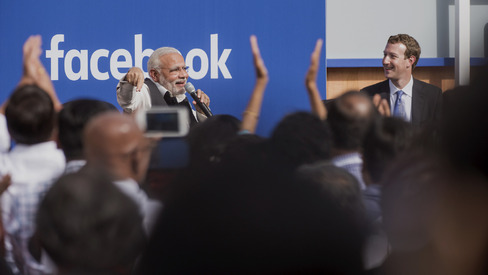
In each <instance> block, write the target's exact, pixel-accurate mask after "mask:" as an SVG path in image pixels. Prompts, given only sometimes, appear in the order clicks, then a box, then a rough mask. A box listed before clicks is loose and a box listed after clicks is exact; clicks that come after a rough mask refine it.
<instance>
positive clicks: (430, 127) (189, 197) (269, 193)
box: [0, 36, 488, 275]
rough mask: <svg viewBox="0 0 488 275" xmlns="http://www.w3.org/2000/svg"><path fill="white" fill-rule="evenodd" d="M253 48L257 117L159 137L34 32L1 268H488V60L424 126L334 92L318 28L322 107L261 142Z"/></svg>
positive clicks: (214, 119)
mask: <svg viewBox="0 0 488 275" xmlns="http://www.w3.org/2000/svg"><path fill="white" fill-rule="evenodd" d="M250 45H251V52H252V56H253V61H254V67H255V70H256V84H255V87H254V90H253V91H252V92H251V94H250V100H249V103H248V105H247V107H246V109H245V110H243V114H242V120H240V119H238V118H236V117H234V116H230V115H222V114H219V115H214V116H211V117H208V118H206V119H200V120H198V123H196V124H194V125H192V126H191V128H190V132H189V133H188V134H187V135H186V136H183V137H176V138H175V137H171V138H165V137H164V136H163V138H162V139H157V138H149V137H146V136H145V135H144V131H143V130H142V129H141V128H140V127H139V126H138V124H137V123H136V120H135V119H134V116H132V115H131V114H127V113H121V112H119V111H118V110H117V108H116V107H115V106H113V105H112V104H110V103H107V102H103V101H100V100H95V99H88V98H80V99H76V100H73V101H70V102H66V103H64V104H61V102H60V101H59V99H58V97H57V95H56V91H55V89H54V85H53V83H52V82H51V80H50V77H49V75H48V74H47V72H46V70H45V68H44V66H43V64H42V63H41V62H40V59H39V57H40V55H41V48H40V46H41V38H40V37H39V36H31V37H29V38H28V39H27V41H26V42H25V44H24V48H23V55H24V59H23V62H24V64H23V65H24V66H23V67H24V72H23V76H22V78H21V80H20V82H19V84H18V87H17V88H16V89H15V90H14V91H13V92H12V93H11V95H10V97H9V98H8V100H7V101H6V102H5V103H4V104H3V105H2V107H1V109H0V146H1V148H0V193H1V199H0V200H1V215H2V219H1V227H0V235H1V237H2V241H1V249H0V254H1V259H0V274H195V273H210V274H222V273H225V274H229V273H233V274H235V273H257V274H270V273H273V274H276V273H278V274H280V273H305V274H307V273H322V274H448V275H449V274H452V275H456V274H473V275H474V274H487V273H488V215H487V214H486V213H488V167H487V164H488V142H487V141H488V121H487V120H488V109H487V108H485V106H483V105H484V103H485V102H488V93H487V91H486V89H487V88H486V87H488V67H485V68H483V69H481V70H479V75H478V76H475V77H474V78H473V81H472V83H471V84H470V85H469V86H463V87H457V88H455V89H452V90H449V91H445V92H444V93H443V95H442V101H443V102H442V103H443V104H442V107H443V108H442V115H441V117H440V118H439V120H434V121H432V122H430V123H429V124H427V123H424V124H422V125H416V124H413V123H411V122H409V121H405V120H404V119H402V118H399V117H394V116H390V114H389V112H388V114H385V113H384V112H380V111H379V110H378V104H377V102H379V98H378V99H377V102H374V101H373V99H372V97H371V96H370V95H368V94H367V93H364V92H359V91H350V92H347V93H345V94H343V95H341V96H339V97H338V98H336V99H334V100H331V101H327V102H326V103H325V101H324V102H323V101H322V99H321V98H320V93H319V90H318V88H317V83H316V78H317V73H318V71H319V60H320V55H321V49H322V45H323V41H322V40H320V39H319V40H317V43H316V45H315V48H314V50H313V52H312V54H311V62H310V67H309V70H308V71H307V72H306V75H305V89H304V95H303V96H307V97H308V98H309V100H310V110H311V111H306V110H303V111H299V112H295V113H291V114H288V115H286V116H285V117H283V118H282V120H281V121H280V122H279V123H278V124H277V125H276V126H275V127H274V129H272V131H271V134H270V136H269V137H262V136H259V135H257V134H255V129H256V125H257V123H258V122H259V115H260V111H261V102H262V98H263V95H264V93H265V90H266V85H267V83H268V81H269V79H268V71H267V68H266V66H265V63H264V61H263V58H262V57H261V53H260V51H259V47H258V43H257V39H256V37H255V36H251V38H250ZM163 82H164V81H163ZM140 84H141V85H142V82H141V83H140ZM114 96H115V95H114ZM205 96H206V95H205ZM206 102H209V100H208V99H207V98H206ZM385 104H386V103H385ZM436 104H440V103H439V102H436ZM385 106H386V105H385ZM439 106H440V105H438V106H437V107H439ZM383 107H384V106H383ZM216 112H218V111H216ZM12 144H14V145H12ZM168 144H169V145H168ZM168 163H169V164H168Z"/></svg>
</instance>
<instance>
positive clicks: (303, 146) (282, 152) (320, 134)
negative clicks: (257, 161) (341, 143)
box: [269, 112, 331, 167]
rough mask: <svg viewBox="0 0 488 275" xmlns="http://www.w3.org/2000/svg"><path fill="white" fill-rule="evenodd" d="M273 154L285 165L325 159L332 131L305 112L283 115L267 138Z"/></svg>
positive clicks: (328, 151) (327, 154)
mask: <svg viewBox="0 0 488 275" xmlns="http://www.w3.org/2000/svg"><path fill="white" fill-rule="evenodd" d="M269 142H270V148H271V153H272V154H273V157H274V158H275V159H276V160H277V161H278V162H279V163H282V164H284V165H286V166H291V167H298V166H300V165H302V164H307V163H313V162H316V161H322V160H328V159H329V158H330V150H331V134H330V131H329V127H328V125H327V122H325V121H322V120H321V119H320V118H318V117H317V116H316V115H313V114H311V113H308V112H296V113H293V114H290V115H287V116H285V117H284V118H283V119H282V120H281V121H280V122H279V123H278V125H277V126H276V127H275V128H274V130H273V132H272V133H271V137H270V139H269Z"/></svg>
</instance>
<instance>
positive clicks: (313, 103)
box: [305, 39, 327, 120]
mask: <svg viewBox="0 0 488 275" xmlns="http://www.w3.org/2000/svg"><path fill="white" fill-rule="evenodd" d="M322 45H323V40H322V39H317V42H316V43H315V49H314V50H313V52H312V55H311V57H310V67H309V68H308V71H307V74H306V76H305V87H306V88H307V91H308V96H309V99H310V107H311V108H312V112H313V113H314V114H316V115H317V116H318V117H319V118H320V119H322V120H325V119H326V118H327V109H325V106H324V104H323V103H322V98H321V97H320V92H319V89H318V87H317V74H318V71H319V65H320V53H321V51H322Z"/></svg>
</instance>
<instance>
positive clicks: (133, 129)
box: [83, 113, 148, 181]
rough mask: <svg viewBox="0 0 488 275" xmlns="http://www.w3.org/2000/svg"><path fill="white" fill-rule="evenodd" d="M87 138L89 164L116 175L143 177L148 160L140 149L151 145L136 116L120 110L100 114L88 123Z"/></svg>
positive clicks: (86, 154)
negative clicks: (148, 143) (136, 120)
mask: <svg viewBox="0 0 488 275" xmlns="http://www.w3.org/2000/svg"><path fill="white" fill-rule="evenodd" d="M83 138H84V141H85V156H86V160H87V163H88V164H89V165H95V166H97V167H100V168H103V169H106V170H107V172H109V173H111V174H112V175H113V176H114V177H115V178H116V179H125V178H132V179H134V180H136V181H139V180H141V179H142V178H141V177H143V174H145V169H146V168H147V161H146V160H145V157H146V156H144V154H143V155H141V154H140V153H141V150H142V149H144V148H145V147H147V146H145V145H146V139H145V137H144V135H143V132H142V131H141V130H140V129H139V127H138V126H137V124H136V122H135V121H134V119H133V118H132V117H130V116H127V115H123V114H119V113H106V114H102V115H100V116H97V117H95V118H94V119H92V120H91V121H90V122H89V123H88V125H87V126H86V128H85V131H84V135H83ZM146 158H148V156H147V157H146ZM144 164H145V165H144ZM144 166H145V167H144ZM141 170H143V171H141ZM141 173H142V175H141Z"/></svg>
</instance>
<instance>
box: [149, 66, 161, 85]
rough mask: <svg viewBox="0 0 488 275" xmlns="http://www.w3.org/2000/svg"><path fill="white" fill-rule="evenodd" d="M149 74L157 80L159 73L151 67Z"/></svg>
mask: <svg viewBox="0 0 488 275" xmlns="http://www.w3.org/2000/svg"><path fill="white" fill-rule="evenodd" d="M149 76H150V77H151V78H152V80H154V81H155V82H159V73H158V71H156V70H155V69H151V70H150V71H149Z"/></svg>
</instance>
